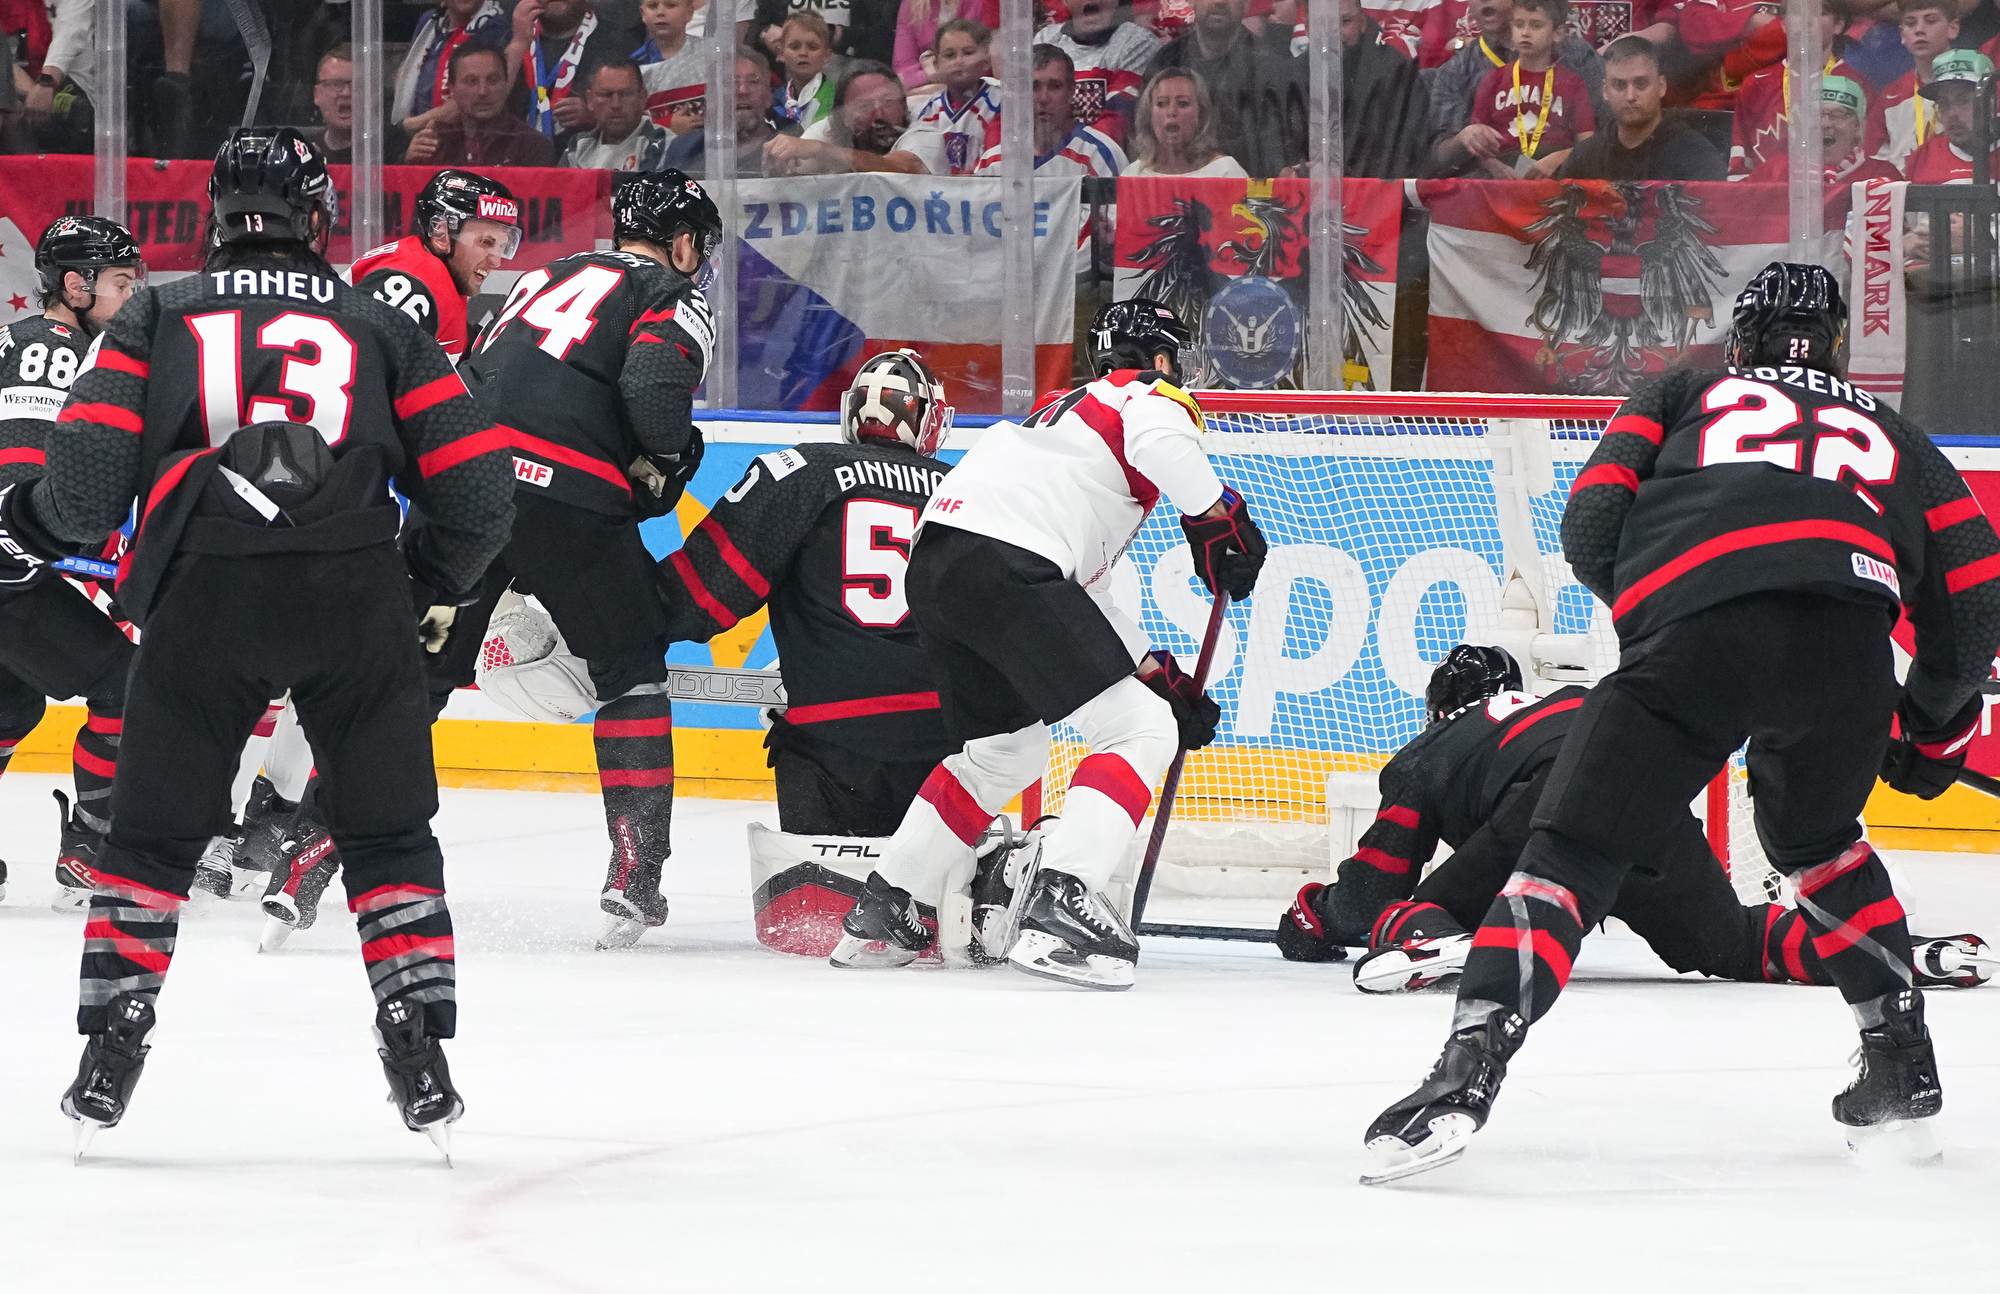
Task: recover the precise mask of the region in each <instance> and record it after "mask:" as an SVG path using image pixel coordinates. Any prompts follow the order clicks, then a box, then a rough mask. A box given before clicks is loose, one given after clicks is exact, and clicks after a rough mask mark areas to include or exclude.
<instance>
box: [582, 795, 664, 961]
mask: <svg viewBox="0 0 2000 1294" xmlns="http://www.w3.org/2000/svg"><path fill="white" fill-rule="evenodd" d="M617 831H618V843H617V844H615V845H613V846H612V848H611V866H610V867H609V868H608V869H607V870H606V871H605V873H604V893H603V894H601V895H599V896H598V899H597V906H598V907H599V908H601V909H603V911H604V915H605V917H606V920H605V922H604V931H603V933H602V934H600V935H598V936H597V947H598V950H599V951H600V952H602V951H607V950H610V949H615V948H630V947H631V946H632V945H633V944H636V943H638V942H639V940H640V939H642V938H644V937H645V934H646V932H647V931H648V930H653V929H656V928H658V927H660V926H663V925H665V924H666V923H667V899H666V896H665V895H663V894H661V893H660V873H661V872H662V871H663V870H664V869H665V866H666V861H667V855H666V848H665V845H664V844H662V845H661V847H660V851H659V856H658V857H657V858H654V857H648V856H647V854H648V852H649V851H648V850H647V849H646V848H645V842H644V841H643V840H642V839H641V838H640V835H639V833H637V832H635V831H634V830H633V829H632V826H631V824H630V822H629V821H628V820H627V819H625V818H620V819H618V823H617Z"/></svg>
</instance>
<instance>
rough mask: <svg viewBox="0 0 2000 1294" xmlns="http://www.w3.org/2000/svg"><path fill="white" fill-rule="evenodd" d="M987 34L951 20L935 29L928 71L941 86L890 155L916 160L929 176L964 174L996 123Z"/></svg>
mask: <svg viewBox="0 0 2000 1294" xmlns="http://www.w3.org/2000/svg"><path fill="white" fill-rule="evenodd" d="M992 45H993V33H992V32H990V31H988V30H987V29H986V24H984V23H981V22H975V21H973V20H972V19H970V18H954V19H952V20H951V21H950V22H947V23H945V24H944V25H943V26H942V27H939V28H938V30H937V40H936V41H934V42H933V43H932V47H931V67H932V68H933V69H934V70H935V72H936V74H937V78H938V80H940V81H941V82H943V83H944V88H943V89H942V90H939V91H938V92H937V93H936V94H934V95H932V96H931V97H930V98H929V99H928V100H927V101H925V103H924V105H923V107H921V108H919V109H918V110H917V116H916V120H914V121H913V122H911V123H910V128H909V130H908V131H906V132H905V133H904V135H903V137H902V139H900V140H898V141H897V142H896V147H895V149H894V150H892V151H895V152H908V153H913V154H915V155H916V157H917V159H918V160H919V161H921V162H922V163H923V166H924V169H925V170H926V171H929V172H930V173H931V174H932V175H970V174H972V168H973V167H974V166H975V165H977V164H978V162H979V155H980V153H982V152H984V151H985V149H986V136H987V132H988V131H989V130H994V131H997V130H998V129H999V123H1000V97H999V94H998V91H999V89H1000V83H999V82H998V81H995V80H993V79H992V78H991V77H989V76H988V75H987V72H988V71H990V70H991V66H992V63H991V58H990V55H991V52H992Z"/></svg>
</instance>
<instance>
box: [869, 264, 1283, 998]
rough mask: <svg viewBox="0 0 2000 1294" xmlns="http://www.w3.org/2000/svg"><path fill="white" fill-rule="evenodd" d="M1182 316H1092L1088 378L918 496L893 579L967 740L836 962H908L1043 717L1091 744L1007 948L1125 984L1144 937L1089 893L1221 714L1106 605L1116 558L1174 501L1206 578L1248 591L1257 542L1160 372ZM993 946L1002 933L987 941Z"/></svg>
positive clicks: (1198, 424)
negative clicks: (918, 516) (905, 553)
mask: <svg viewBox="0 0 2000 1294" xmlns="http://www.w3.org/2000/svg"><path fill="white" fill-rule="evenodd" d="M1189 340H1190V334H1189V332H1188V329H1187V327H1186V326H1185V325H1184V324H1182V323H1181V321H1180V320H1179V319H1178V318H1176V317H1175V316H1174V314H1173V312H1172V311H1171V310H1169V309H1167V308H1166V307H1165V306H1163V305H1160V304H1159V303H1157V302H1154V301H1148V300H1143V299H1134V300H1131V301H1123V302H1118V303H1115V304H1113V305H1109V306H1106V307H1105V308H1104V309H1102V310H1100V311H1099V312H1098V315H1097V318H1096V319H1095V321H1094V322H1093V323H1092V325H1091V333H1090V346H1091V358H1092V362H1093V366H1094V369H1095V371H1096V373H1097V374H1098V377H1097V380H1095V381H1093V382H1091V383H1089V384H1088V385H1086V386H1082V387H1079V388H1077V389H1076V390H1074V391H1071V392H1070V393H1068V394H1067V395H1065V396H1063V397H1061V398H1060V399H1058V400H1053V401H1050V402H1048V403H1046V404H1045V405H1044V406H1043V407H1042V408H1041V409H1039V410H1037V411H1036V413H1035V414H1034V415H1033V416H1032V417H1030V418H1029V419H1028V420H1027V422H1026V424H1025V425H1023V426H1021V427H1011V426H1006V425H1004V424H1003V425H1001V426H996V427H994V428H992V429H991V430H990V431H988V432H987V433H986V435H985V436H984V437H983V438H982V439H981V440H980V441H979V443H978V444H977V445H975V446H974V447H973V448H972V449H971V450H970V451H969V452H968V453H967V454H966V456H965V458H964V459H963V461H961V462H960V463H959V465H958V466H957V467H956V468H954V469H952V471H951V473H950V474H949V475H948V476H946V477H945V480H944V483H943V485H941V486H939V487H938V489H937V490H936V491H935V492H934V493H933V494H932V496H931V501H930V504H929V506H928V507H927V508H926V509H925V510H924V513H923V517H922V522H921V527H920V529H919V530H918V532H917V541H916V543H915V546H914V548H913V551H912V554H911V559H910V569H909V577H908V596H909V604H910V611H911V614H912V615H913V616H914V617H915V618H916V623H917V627H918V630H919V632H920V633H921V635H922V637H923V642H924V649H925V651H926V652H927V653H928V654H929V656H930V660H931V668H932V671H933V673H934V674H935V676H936V678H937V681H938V692H939V697H940V701H941V703H942V706H943V710H944V721H945V727H946V729H947V731H948V732H949V733H950V735H951V736H952V737H953V738H955V739H957V740H962V741H963V742H964V743H965V744H964V747H963V749H962V750H960V751H959V753H957V754H954V755H951V756H949V757H947V758H946V759H945V760H944V762H943V763H941V764H939V765H938V767H937V769H936V770H935V771H934V772H933V773H932V774H931V775H930V777H929V779H928V780H926V781H925V783H924V785H923V789H922V790H920V791H919V792H918V794H917V799H916V801H915V802H914V803H912V804H911V806H910V810H909V812H908V814H906V815H905V816H904V818H903V822H902V825H901V826H900V827H899V828H897V831H896V834H895V835H894V837H892V838H891V840H890V844H889V847H888V850H887V851H886V855H885V857H884V858H883V860H882V863H881V866H880V869H879V870H878V871H876V872H875V873H874V874H872V875H871V876H870V877H869V878H868V884H867V887H866V888H865V889H864V890H863V892H862V896H861V899H860V901H859V902H858V903H856V904H855V906H854V909H853V911H852V912H850V913H849V914H848V916H847V918H846V920H845V921H844V923H843V926H842V929H843V932H844V935H843V938H842V939H841V942H840V944H839V946H838V947H837V948H836V949H835V950H834V953H833V958H832V961H833V964H834V965H835V966H843V967H875V966H903V965H907V964H909V963H910V962H911V961H913V960H915V959H916V956H917V954H918V953H919V952H920V951H921V950H922V949H923V948H924V947H925V946H926V945H927V944H928V943H929V942H930V939H931V934H930V932H929V931H928V930H927V929H926V928H925V923H924V921H923V919H922V917H921V916H920V915H919V910H918V906H919V903H922V904H925V905H935V904H937V903H938V902H939V901H940V900H941V899H942V898H943V896H944V895H945V894H946V893H947V892H948V891H957V890H959V889H962V888H963V887H964V886H965V885H966V884H968V883H969V881H970V880H971V878H972V873H973V867H974V852H973V851H974V847H975V845H976V843H977V842H978V841H979V839H980V835H981V833H982V832H984V831H985V830H986V828H987V827H988V825H989V824H991V823H992V821H993V819H994V818H995V817H996V816H997V815H998V814H999V812H1000V810H1001V809H1002V807H1004V806H1005V805H1006V803H1007V801H1008V800H1010V799H1012V798H1013V797H1014V796H1015V795H1016V794H1018V793H1019V792H1020V791H1021V790H1022V789H1023V788H1025V787H1026V786H1027V785H1028V784H1029V783H1031V782H1033V781H1034V780H1035V779H1036V778H1037V777H1039V776H1041V773H1042V769H1043V766H1044V765H1045V763H1046V762H1047V759H1048V752H1049V725H1050V724H1053V723H1055V722H1057V721H1058V720H1061V719H1065V718H1068V719H1069V720H1071V721H1072V722H1073V723H1074V724H1075V725H1076V726H1077V727H1078V728H1079V729H1081V730H1082V733H1083V736H1084V739H1085V741H1086V742H1087V743H1088V744H1089V747H1090V753H1089V755H1087V756H1086V757H1085V758H1084V759H1083V761H1082V762H1081V763H1080V764H1078V765H1077V769H1076V773H1075V775H1074V777H1072V779H1071V781H1070V787H1069V795H1068V798H1067V799H1066V801H1065V809H1064V814H1063V817H1062V818H1061V820H1060V821H1058V822H1056V823H1055V824H1054V825H1053V826H1052V827H1051V828H1049V829H1048V830H1046V831H1045V832H1043V833H1041V834H1040V835H1039V837H1038V839H1037V841H1036V843H1035V844H1034V845H1032V846H1031V847H1030V848H1031V852H1030V853H1029V854H1028V856H1027V860H1026V866H1025V868H1024V869H1023V871H1022V873H1021V876H1020V880H1019V884H1018V888H1017V896H1016V898H1015V901H1014V908H1015V911H1016V913H1017V914H1018V915H1017V920H1016V923H1015V924H1016V927H1017V929H1018V934H1017V935H1016V936H1014V937H1013V938H1012V939H1011V941H1004V940H1003V942H1010V946H1009V947H1008V949H1007V953H1006V955H1007V960H1008V961H1009V962H1011V963H1012V964H1013V965H1014V966H1016V967H1017V968H1019V969H1021V970H1024V971H1027V972H1028V973H1030V974H1035V975H1043V976H1047V977H1050V978H1053V979H1059V980H1065V981H1069V982H1072V983H1077V984H1083V985H1086V986H1088V987H1092V988H1102V989H1123V988H1130V987H1131V985H1132V972H1133V967H1134V966H1135V965H1136V963H1137V961H1138V957H1139V946H1138V943H1137V941H1136V940H1134V938H1133V937H1132V932H1131V930H1130V928H1129V927H1128V926H1127V925H1126V923H1125V920H1124V918H1123V916H1122V915H1121V914H1120V912H1119V911H1118V909H1117V907H1116V906H1115V905H1114V904H1112V903H1111V902H1110V901H1108V900H1107V899H1106V898H1105V897H1104V894H1103V890H1104V888H1105V886H1106V885H1107V884H1108V883H1109V882H1110V880H1111V878H1112V873H1113V872H1114V871H1115V870H1116V868H1117V866H1118V864H1119V862H1120V861H1121V860H1122V859H1123V858H1124V857H1125V855H1126V852H1127V851H1128V850H1129V849H1130V847H1131V844H1132V841H1133V837H1134V835H1135V834H1136V833H1137V831H1138V829H1139V824H1140V822H1142V821H1143V820H1144V818H1145V816H1146V810H1147V808H1148V807H1149V805H1150V804H1151V802H1152V796H1153V787H1154V785H1155V784H1156V783H1157V782H1158V781H1159V780H1160V778H1161V776H1162V775H1163V774H1164V773H1165V772H1166V768H1167V764H1168V763H1169V762H1170V761H1171V760H1172V758H1173V755H1174V752H1175V750H1176V749H1177V748H1178V747H1179V746H1186V747H1188V748H1189V749H1194V748H1197V747H1200V746H1203V745H1205V744H1207V743H1208V742H1209V741H1210V740H1211V739H1212V738H1213V737H1214V736H1215V725H1216V722H1217V719H1218V717H1219V711H1218V710H1217V707H1216V705H1215V703H1214V702H1213V701H1210V700H1209V699H1208V698H1207V697H1206V696H1204V695H1202V693H1201V690H1200V689H1199V688H1198V687H1196V686H1195V684H1194V681H1193V680H1192V679H1191V678H1189V677H1188V675H1187V674H1186V673H1184V672H1183V671H1182V670H1181V668H1180V667H1179V666H1178V665H1177V664H1176V663H1175V662H1174V658H1173V656H1172V655H1171V654H1169V653H1167V652H1163V651H1152V650H1150V649H1149V644H1148V643H1147V641H1146V639H1145V637H1144V636H1143V635H1142V634H1141V632H1140V630H1139V628H1138V626H1137V625H1134V624H1132V623H1131V622H1130V621H1129V620H1128V619H1127V618H1126V617H1124V616H1123V615H1122V614H1120V613H1119V612H1118V611H1117V610H1116V609H1115V608H1114V607H1113V606H1112V605H1111V603H1110V599H1109V596H1108V590H1107V585H1108V584H1109V582H1110V580H1109V577H1110V573H1111V567H1112V565H1113V563H1115V562H1116V561H1117V560H1118V557H1119V554H1121V553H1122V552H1124V550H1125V546H1126V545H1127V544H1128V543H1130V542H1131V539H1132V536H1133V534H1134V533H1135V532H1137V530H1138V529H1139V526H1140V525H1141V524H1142V523H1143V522H1144V521H1145V519H1146V516H1147V514H1148V513H1150V512H1151V511H1152V508H1153V505H1154V504H1155V503H1157V502H1158V501H1159V500H1160V499H1161V498H1163V497H1164V498H1165V499H1167V500H1169V501H1170V502H1172V503H1173V505H1174V506H1175V507H1177V508H1179V509H1180V511H1181V513H1182V514H1183V515H1182V519H1181V525H1182V527H1183V528H1184V529H1185V530H1186V532H1187V535H1188V542H1189V545H1190V546H1191V547H1192V548H1193V550H1194V559H1195V569H1196V571H1197V572H1198V573H1199V574H1200V576H1201V578H1202V580H1203V582H1205V583H1206V584H1207V585H1208V587H1209V590H1210V592H1211V593H1217V594H1220V593H1223V592H1226V593H1228V595H1229V596H1230V597H1232V598H1242V597H1247V596H1248V595H1249V593H1250V591H1251V588H1252V587H1253V586H1254V585H1255V583H1256V580H1257V572H1258V569H1259V568H1260V567H1261V566H1262V565H1263V562H1264V539H1263V536H1262V535H1260V534H1259V533H1258V532H1257V527H1256V526H1255V524H1253V523H1252V522H1251V520H1250V514H1249V509H1248V508H1247V507H1246V506H1245V504H1244V502H1243V499H1242V497H1241V496H1240V495H1238V494H1237V493H1236V492H1235V491H1234V490H1226V489H1224V488H1223V486H1222V483H1221V481H1219V480H1218V479H1217V478H1216V475H1215V470H1214V468H1212V467H1211V466H1210V465H1209V462H1208V457H1207V455H1206V454H1204V453H1203V451H1202V447H1201V431H1202V421H1201V409H1200V407H1199V406H1198V405H1196V403H1195V402H1194V400H1193V398H1192V397H1190V396H1189V395H1188V394H1187V393H1186V392H1184V391H1182V390H1181V389H1180V388H1179V387H1177V386H1175V385H1174V383H1175V381H1176V380H1177V378H1178V376H1179V371H1180V355H1181V348H1182V347H1184V346H1186V345H1187V344H1188V342H1189ZM988 951H989V952H997V951H999V949H997V948H992V947H989V949H988Z"/></svg>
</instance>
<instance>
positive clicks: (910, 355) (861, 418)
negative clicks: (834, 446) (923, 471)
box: [840, 350, 952, 455]
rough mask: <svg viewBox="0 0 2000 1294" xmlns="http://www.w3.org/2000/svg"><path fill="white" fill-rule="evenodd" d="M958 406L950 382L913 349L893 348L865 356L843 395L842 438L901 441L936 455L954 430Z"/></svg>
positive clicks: (841, 413) (850, 442) (849, 439)
mask: <svg viewBox="0 0 2000 1294" xmlns="http://www.w3.org/2000/svg"><path fill="white" fill-rule="evenodd" d="M951 420H952V407H951V405H950V404H949V403H947V402H946V400H945V395H944V383H942V382H940V381H938V377H937V374H935V373H933V372H931V368H930V365H928V364H926V363H924V360H923V357H922V356H921V355H919V354H917V352H915V351H913V350H888V351H883V352H882V353H881V354H880V355H871V356H870V357H868V358H867V359H865V360H863V361H862V363H861V367H860V368H859V369H858V370H857V371H856V372H855V374H854V381H852V382H851V383H849V384H848V387H847V394H846V395H844V396H842V397H841V399H840V438H841V439H842V440H844V441H846V442H847V443H848V444H850V445H858V444H860V443H861V441H862V438H863V437H870V438H873V439H877V440H900V441H902V442H903V443H904V444H905V445H908V446H909V447H910V448H911V449H914V450H916V451H917V452H918V453H919V454H925V455H930V454H935V453H936V452H937V451H938V447H939V446H940V445H942V444H944V438H945V437H946V436H949V435H950V434H951Z"/></svg>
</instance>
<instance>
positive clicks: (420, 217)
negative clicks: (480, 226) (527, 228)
mask: <svg viewBox="0 0 2000 1294" xmlns="http://www.w3.org/2000/svg"><path fill="white" fill-rule="evenodd" d="M468 220H491V221H492V222H494V223H495V224H500V225H506V226H507V227H508V228H509V229H512V230H513V231H514V236H513V238H512V239H511V240H510V241H509V242H508V244H507V247H506V249H505V250H504V251H503V252H502V253H501V255H503V256H505V257H507V258H509V259H510V260H511V259H512V258H513V255H514V253H515V252H517V251H519V250H521V200H520V199H519V198H517V197H515V196H514V191H513V190H512V189H509V188H508V187H507V186H506V185H504V184H502V183H500V181H498V180H494V179H489V178H487V177H486V176H484V175H479V174H476V173H475V172H472V171H460V170H452V169H446V170H442V171H439V172H438V173H437V174H436V175H433V176H432V177H431V178H430V180H429V182H428V183H426V184H425V185H424V187H423V191H422V192H421V193H419V194H417V201H416V205H415V207H414V208H413V210H412V214H411V220H410V232H411V233H413V234H415V235H417V236H418V237H419V238H422V239H424V240H425V241H426V242H428V241H429V240H430V239H432V238H434V237H436V236H437V235H438V234H443V235H444V240H445V251H444V254H445V255H446V256H449V255H451V244H452V243H453V242H455V241H456V240H457V238H458V231H459V230H460V229H461V228H462V227H464V225H465V222H466V221H468ZM432 250H433V251H435V250H436V249H435V248H433V249H432Z"/></svg>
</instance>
